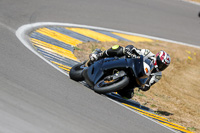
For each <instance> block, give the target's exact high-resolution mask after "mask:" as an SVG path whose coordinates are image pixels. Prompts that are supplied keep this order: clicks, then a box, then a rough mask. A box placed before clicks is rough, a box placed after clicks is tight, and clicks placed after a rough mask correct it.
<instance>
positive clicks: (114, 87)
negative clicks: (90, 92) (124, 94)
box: [94, 76, 129, 94]
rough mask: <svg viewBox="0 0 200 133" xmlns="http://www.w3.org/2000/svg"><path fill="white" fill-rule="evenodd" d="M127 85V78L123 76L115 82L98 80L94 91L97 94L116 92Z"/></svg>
mask: <svg viewBox="0 0 200 133" xmlns="http://www.w3.org/2000/svg"><path fill="white" fill-rule="evenodd" d="M128 84H129V77H127V76H124V77H121V78H119V79H116V80H111V81H107V80H105V79H103V80H100V81H99V82H98V83H97V84H96V85H95V86H94V91H95V92H97V93H99V94H104V93H110V92H117V91H118V90H121V89H123V88H124V87H126V86H127V85H128Z"/></svg>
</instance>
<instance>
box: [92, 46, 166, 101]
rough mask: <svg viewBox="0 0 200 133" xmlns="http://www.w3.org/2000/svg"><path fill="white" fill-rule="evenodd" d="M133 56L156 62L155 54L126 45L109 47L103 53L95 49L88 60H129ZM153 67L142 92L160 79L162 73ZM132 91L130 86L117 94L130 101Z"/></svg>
mask: <svg viewBox="0 0 200 133" xmlns="http://www.w3.org/2000/svg"><path fill="white" fill-rule="evenodd" d="M135 55H143V56H145V57H147V58H149V59H150V60H151V61H152V62H155V60H156V58H155V54H153V53H152V52H151V51H150V50H148V49H137V48H135V47H134V46H133V45H128V46H126V47H121V46H119V45H115V46H113V47H111V48H110V49H108V50H105V51H103V52H102V51H101V50H100V49H96V50H95V51H94V52H93V53H92V54H90V60H91V61H95V60H98V59H100V58H105V57H114V56H117V57H122V56H126V57H129V58H130V57H131V56H135ZM154 65H155V69H154V70H153V71H152V73H151V74H150V78H149V79H148V80H147V82H146V84H145V86H144V87H140V88H139V89H141V90H142V91H147V90H149V89H150V87H151V86H152V85H153V84H155V83H156V82H158V81H159V80H160V79H161V77H162V73H161V72H160V71H159V70H158V69H157V65H156V63H155V64H154ZM133 89H134V88H133V87H132V86H127V87H125V88H123V89H122V90H119V91H118V94H120V95H121V96H122V97H124V98H127V99H130V98H132V97H133V94H134V90H133Z"/></svg>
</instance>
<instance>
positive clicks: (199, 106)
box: [75, 41, 200, 132]
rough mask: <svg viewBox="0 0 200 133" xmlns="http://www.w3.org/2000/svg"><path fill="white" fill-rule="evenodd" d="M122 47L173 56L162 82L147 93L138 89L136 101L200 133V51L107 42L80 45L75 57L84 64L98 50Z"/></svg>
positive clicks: (166, 45) (167, 45)
mask: <svg viewBox="0 0 200 133" xmlns="http://www.w3.org/2000/svg"><path fill="white" fill-rule="evenodd" d="M115 44H118V45H121V46H126V45H129V44H132V45H134V46H136V47H137V48H146V49H149V50H151V51H152V52H153V53H157V52H158V51H160V50H164V51H166V52H167V53H169V55H170V56H171V59H172V62H171V64H170V66H169V67H168V68H167V69H166V70H165V71H164V72H163V77H162V79H161V80H160V81H159V82H158V83H157V84H155V85H154V86H152V87H151V89H150V90H149V91H147V92H141V91H140V92H138V91H137V89H135V96H134V97H133V100H136V101H138V102H140V103H141V104H142V105H145V106H147V107H149V108H151V109H153V110H154V111H157V113H159V114H161V115H164V116H165V117H167V118H168V119H169V120H170V121H171V122H174V123H177V124H180V125H182V126H184V127H187V128H188V129H189V130H192V131H194V132H200V84H199V83H200V82H199V81H200V49H198V48H192V47H187V46H182V45H178V44H172V43H168V42H161V41H154V42H153V43H145V42H144V43H131V42H104V43H93V42H92V43H85V44H80V45H79V46H78V48H77V49H76V50H75V55H76V57H78V58H79V59H80V60H81V61H83V60H85V59H88V55H89V54H90V53H91V52H92V50H94V49H95V48H101V49H103V50H105V49H108V48H110V47H111V46H113V45H115Z"/></svg>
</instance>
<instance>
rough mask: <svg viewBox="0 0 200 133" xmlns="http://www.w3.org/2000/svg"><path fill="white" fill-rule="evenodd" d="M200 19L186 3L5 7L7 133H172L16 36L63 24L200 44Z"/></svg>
mask: <svg viewBox="0 0 200 133" xmlns="http://www.w3.org/2000/svg"><path fill="white" fill-rule="evenodd" d="M198 12H199V6H196V5H191V4H188V3H185V2H182V1H178V0H168V1H165V0H152V1H151V2H150V1H148V0H123V1H122V0H115V1H114V0H109V1H107V0H101V1H97V0H95V1H94V0H85V1H81V0H76V1H73V0H57V1H52V0H48V1H47V0H40V1H39V0H35V1H30V0H26V1H25V0H18V1H14V0H3V1H0V40H1V42H0V43H1V47H0V59H1V63H0V95H1V96H0V118H1V121H0V132H9V133H27V132H30V133H38V132H42V133H47V132H48V133H55V132H59V133H62V132H63V133H66V132H87V133H88V132H97V133H100V132H102V133H104V132H119V133H121V132H127V133H129V132H136V133H140V132H143V133H144V132H162V133H165V132H166V133H167V132H172V131H171V130H169V129H167V128H165V127H162V126H160V125H158V124H157V123H154V122H152V121H150V120H148V119H146V118H144V117H142V116H140V115H138V114H136V113H134V112H131V111H130V110H127V109H126V108H122V107H121V106H119V105H118V104H115V103H113V102H112V101H109V100H108V99H107V98H105V97H103V96H100V95H98V94H96V93H94V92H93V91H92V90H89V89H88V88H86V87H84V86H82V85H80V84H79V83H76V82H74V81H72V80H70V79H69V78H68V77H66V75H64V74H62V73H60V72H59V71H57V70H56V69H54V68H53V67H51V66H50V65H49V64H47V63H46V62H44V61H43V60H41V59H40V58H38V57H37V56H36V55H35V54H33V53H32V52H31V51H29V50H28V49H27V48H26V47H25V46H24V45H22V44H21V42H20V41H19V40H18V39H17V37H16V36H15V31H16V30H17V28H18V27H20V26H22V25H24V24H29V23H34V22H63V23H76V24H86V25H92V26H100V27H106V28H112V29H118V30H123V31H131V32H136V33H141V34H147V35H151V36H156V37H162V38H166V39H171V40H175V41H181V42H185V43H190V44H195V45H198V44H199V42H200V38H199V35H200V34H199V33H200V30H199V18H198ZM169 27H170V28H169Z"/></svg>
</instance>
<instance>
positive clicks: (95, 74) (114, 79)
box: [69, 55, 154, 94]
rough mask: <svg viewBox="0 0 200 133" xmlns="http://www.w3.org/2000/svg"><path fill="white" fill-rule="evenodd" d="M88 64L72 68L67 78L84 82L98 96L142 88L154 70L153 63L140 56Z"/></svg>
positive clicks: (108, 59) (114, 58)
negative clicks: (125, 89)
mask: <svg viewBox="0 0 200 133" xmlns="http://www.w3.org/2000/svg"><path fill="white" fill-rule="evenodd" d="M89 62H90V61H85V62H83V63H79V64H76V65H75V66H73V67H72V68H71V70H70V72H69V76H70V78H71V79H72V80H75V81H83V80H84V81H85V82H86V83H87V84H88V85H89V86H90V87H91V88H92V89H93V90H94V91H95V92H97V93H100V94H104V93H110V92H117V91H119V90H121V89H123V88H124V87H126V86H128V85H129V86H133V87H143V86H144V85H145V83H146V81H147V80H148V79H149V76H150V73H151V71H152V70H153V69H154V64H153V62H152V61H151V60H149V59H148V58H146V57H144V56H142V55H140V56H135V57H131V58H126V57H125V56H124V57H121V58H119V57H109V58H103V59H100V60H98V61H95V62H93V63H91V62H90V63H89ZM88 64H90V65H88Z"/></svg>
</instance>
